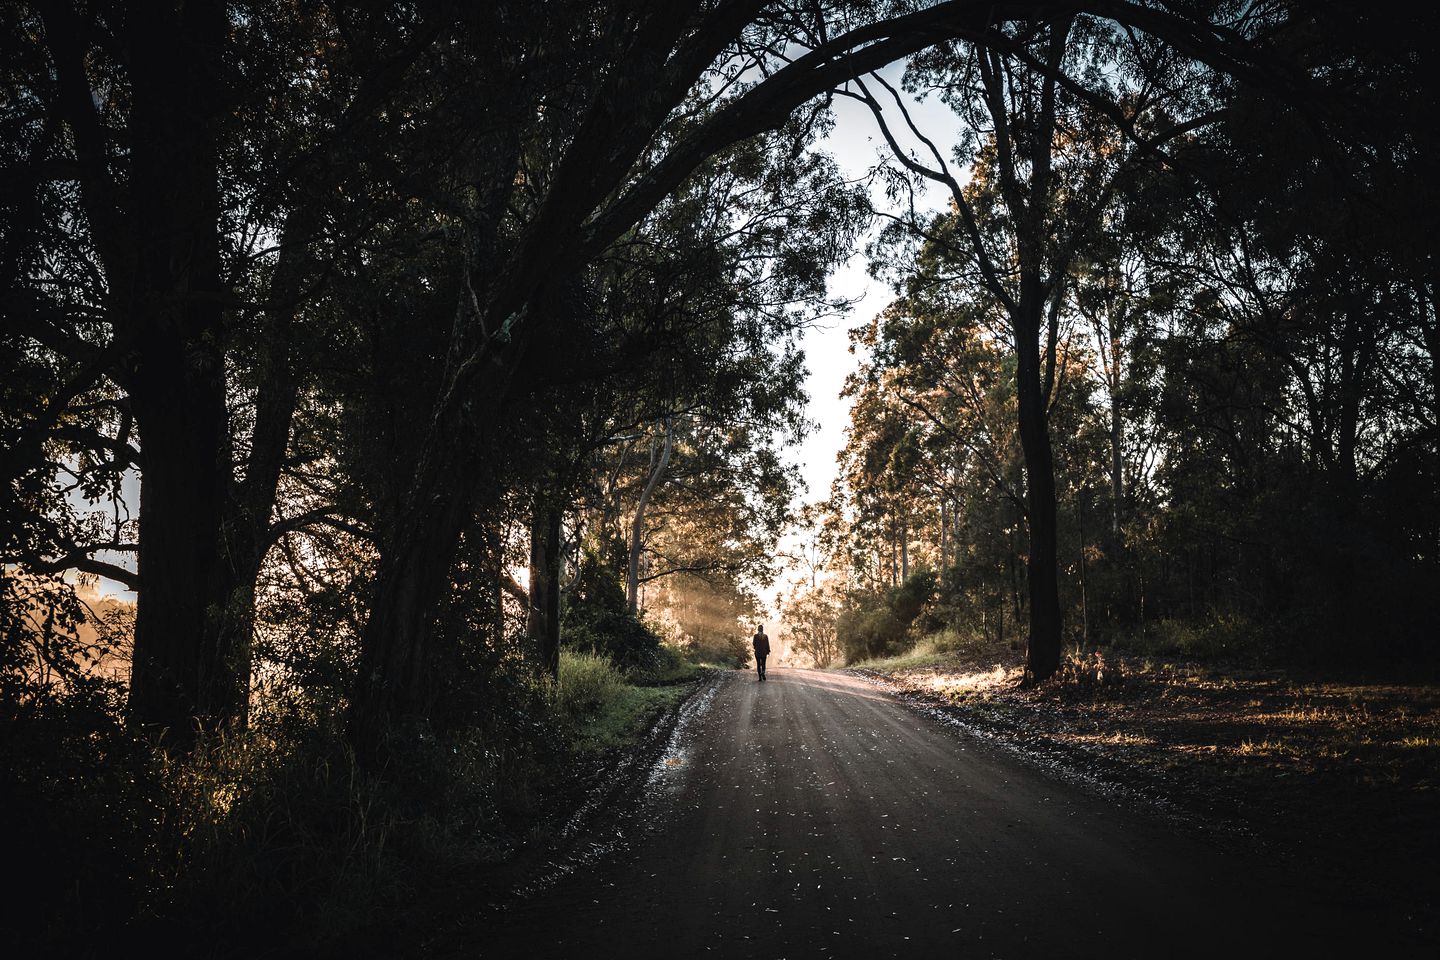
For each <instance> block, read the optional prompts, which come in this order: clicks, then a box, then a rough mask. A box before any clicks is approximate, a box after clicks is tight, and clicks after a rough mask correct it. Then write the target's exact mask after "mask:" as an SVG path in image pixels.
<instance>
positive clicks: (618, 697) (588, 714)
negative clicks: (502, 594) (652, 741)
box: [551, 651, 694, 753]
mask: <svg viewBox="0 0 1440 960" xmlns="http://www.w3.org/2000/svg"><path fill="white" fill-rule="evenodd" d="M632 669H633V668H632ZM678 671H679V668H678V667H675V668H669V669H666V668H662V671H661V673H662V675H663V676H668V675H670V674H673V673H678ZM693 672H694V670H693V668H692V670H691V674H692V675H693ZM684 695H685V690H684V689H683V688H682V687H681V686H679V685H678V681H667V682H663V683H661V684H659V685H647V686H639V685H636V684H635V683H631V682H628V680H627V675H626V671H624V670H622V669H621V668H619V667H617V666H615V664H614V663H613V662H611V660H610V659H609V658H608V657H606V656H604V655H603V654H598V653H588V652H579V651H562V652H561V654H560V677H559V680H558V682H557V683H556V684H555V685H554V687H553V690H552V693H551V705H552V710H553V712H554V716H555V718H556V721H557V724H558V725H559V726H560V729H561V730H562V731H563V733H564V737H565V741H566V744H567V747H568V749H570V750H571V751H573V752H576V753H597V752H602V751H605V750H613V749H616V748H620V747H624V746H628V745H629V744H631V743H633V742H634V741H635V739H636V737H637V736H638V735H639V734H640V732H641V731H643V730H644V729H645V728H646V727H647V726H648V725H649V724H650V722H651V721H653V720H654V718H655V717H656V716H657V715H658V714H659V713H660V712H661V711H663V710H664V709H665V708H666V707H669V706H670V705H672V704H674V703H676V702H678V701H679V700H680V699H681V698H682V697H683V696H684Z"/></svg>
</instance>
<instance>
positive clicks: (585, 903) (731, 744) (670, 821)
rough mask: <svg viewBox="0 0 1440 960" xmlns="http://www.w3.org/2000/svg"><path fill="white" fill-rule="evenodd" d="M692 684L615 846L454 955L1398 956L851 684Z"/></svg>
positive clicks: (1373, 933) (1166, 831) (813, 680)
mask: <svg viewBox="0 0 1440 960" xmlns="http://www.w3.org/2000/svg"><path fill="white" fill-rule="evenodd" d="M699 696H700V697H701V698H703V699H702V700H700V701H699V703H698V708H697V709H695V710H694V711H693V716H692V717H690V718H689V719H688V721H687V722H686V723H684V724H682V727H681V729H679V730H678V731H677V736H676V739H675V741H674V742H673V743H672V748H671V750H670V752H669V754H668V755H667V757H666V758H665V759H664V760H662V762H661V763H660V764H659V765H657V767H656V770H655V773H654V775H653V777H652V781H651V786H650V789H649V799H648V800H647V801H646V803H645V805H644V807H643V809H642V810H641V811H639V812H638V814H637V816H636V819H637V820H639V821H640V822H635V821H631V822H628V823H627V824H622V826H621V827H620V831H621V832H622V833H625V834H626V835H627V837H628V843H629V846H628V849H625V850H623V851H621V852H620V853H617V854H614V855H612V856H610V857H608V858H604V859H602V860H601V861H600V862H599V863H598V864H596V865H593V866H589V867H585V868H582V869H580V870H577V871H575V872H574V873H572V874H571V875H569V876H568V877H566V878H565V879H563V880H561V881H559V882H558V883H556V884H554V885H553V886H551V887H549V888H548V889H546V890H545V891H543V892H541V893H540V894H538V895H537V896H535V897H533V898H531V899H528V900H525V901H522V902H520V903H517V904H513V905H511V906H510V907H509V908H508V909H507V910H505V911H504V912H503V913H501V914H499V915H496V916H489V917H486V918H484V919H483V920H479V919H477V922H476V923H475V924H473V925H471V926H470V928H469V930H468V932H467V933H466V936H465V941H466V945H465V948H464V949H463V950H458V951H457V953H463V954H466V955H469V956H479V957H486V958H501V957H575V958H584V957H608V956H624V957H632V958H639V957H666V958H675V957H680V958H683V957H699V956H722V957H763V958H777V957H789V958H803V957H865V958H880V957H1101V956H1105V957H1175V956H1196V957H1199V956H1204V957H1233V956H1247V957H1248V956H1312V957H1313V956H1343V955H1348V954H1353V953H1355V952H1357V951H1358V952H1363V953H1368V954H1370V955H1397V953H1398V952H1399V951H1396V952H1392V951H1387V950H1386V949H1385V948H1384V942H1385V941H1384V934H1383V931H1377V930H1374V929H1370V930H1366V929H1364V924H1363V923H1361V924H1359V925H1357V924H1356V923H1355V922H1354V920H1355V919H1356V918H1354V917H1346V916H1344V915H1343V914H1344V910H1343V907H1341V905H1337V904H1330V905H1326V904H1315V903H1310V902H1306V901H1305V900H1304V899H1303V898H1302V897H1301V896H1299V895H1298V894H1297V893H1296V889H1298V888H1299V886H1300V884H1299V883H1298V882H1296V883H1290V882H1288V881H1283V875H1282V882H1277V880H1276V876H1275V875H1276V873H1277V871H1275V870H1274V869H1273V868H1272V867H1271V866H1270V865H1268V864H1266V863H1264V862H1262V861H1260V860H1258V859H1251V858H1249V857H1248V856H1247V855H1245V854H1242V853H1237V852H1234V851H1233V850H1232V851H1229V852H1226V851H1225V850H1222V849H1221V847H1220V846H1218V845H1216V844H1214V843H1211V842H1207V841H1206V840H1204V839H1202V838H1201V836H1200V834H1199V833H1198V832H1196V831H1193V830H1188V829H1184V828H1181V827H1177V826H1175V825H1174V824H1173V823H1170V822H1168V821H1167V820H1165V819H1164V818H1162V817H1160V816H1158V815H1156V814H1154V813H1153V812H1146V811H1145V810H1143V809H1136V808H1135V805H1134V804H1123V803H1120V802H1117V801H1114V800H1111V799H1107V798H1105V797H1102V796H1098V795H1097V794H1095V793H1094V792H1093V791H1091V790H1088V789H1086V788H1084V787H1082V786H1076V785H1074V784H1071V783H1067V782H1065V781H1064V780H1062V779H1060V778H1058V777H1056V776H1054V775H1053V774H1051V773H1048V772H1045V771H1042V770H1040V769H1037V768H1035V767H1033V766H1031V765H1028V764H1026V763H1024V762H1022V761H1020V760H1017V759H1015V758H1014V757H1012V756H1010V755H1008V754H1006V753H1004V752H1002V751H1000V750H998V749H996V748H995V747H993V746H991V745H988V744H986V743H983V742H980V741H976V740H973V739H970V738H968V737H967V736H965V735H964V734H962V733H959V732H956V731H953V730H950V729H946V728H944V727H942V726H940V725H938V724H936V723H935V722H933V721H932V720H930V719H928V718H926V717H924V716H922V715H921V714H919V713H917V712H915V711H912V710H910V709H908V708H907V707H905V706H904V705H902V704H900V703H898V702H897V701H895V700H893V699H892V698H890V697H889V696H887V695H885V694H884V693H882V692H880V691H878V690H877V689H876V688H874V687H872V686H871V685H869V684H867V683H865V682H863V681H861V680H858V679H856V678H853V677H850V676H846V675H839V674H833V673H827V672H816V671H806V670H784V669H774V670H772V671H771V673H770V679H769V681H768V682H766V683H764V684H760V683H756V682H755V677H754V674H753V673H749V674H734V675H728V676H724V677H721V678H718V679H717V681H716V682H715V686H714V688H713V689H711V690H708V691H705V692H704V693H702V694H700V695H699ZM1290 888H1295V889H1290ZM1361 944H1364V945H1366V946H1367V947H1368V948H1369V949H1366V950H1363V951H1362V950H1361V948H1360V945H1361ZM1377 949H1378V951H1379V952H1378V954H1377V953H1376V952H1375V951H1376V950H1377Z"/></svg>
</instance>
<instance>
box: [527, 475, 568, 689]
mask: <svg viewBox="0 0 1440 960" xmlns="http://www.w3.org/2000/svg"><path fill="white" fill-rule="evenodd" d="M560 521H561V516H560V508H559V507H558V506H557V505H556V504H555V503H554V502H553V500H551V499H550V498H549V497H545V496H540V497H537V498H536V500H535V504H534V506H533V508H532V513H531V519H530V615H529V623H528V629H529V633H530V638H531V640H532V641H533V642H534V643H535V646H536V649H537V651H538V652H539V657H540V667H541V669H542V670H544V671H545V673H547V674H549V675H550V677H552V678H558V677H559V676H560Z"/></svg>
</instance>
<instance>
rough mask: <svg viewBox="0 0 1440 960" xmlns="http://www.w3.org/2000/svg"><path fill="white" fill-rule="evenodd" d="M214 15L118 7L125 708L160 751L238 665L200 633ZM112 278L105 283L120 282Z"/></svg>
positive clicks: (215, 708)
mask: <svg viewBox="0 0 1440 960" xmlns="http://www.w3.org/2000/svg"><path fill="white" fill-rule="evenodd" d="M225 32H226V23H225V9H224V5H223V4H219V3H191V4H186V5H185V6H184V8H183V9H182V10H181V11H180V12H177V11H176V9H175V8H174V7H173V6H168V5H164V4H160V5H150V4H142V5H140V6H139V7H137V8H136V9H135V10H133V11H132V12H131V20H130V31H129V40H130V45H131V46H130V75H131V96H132V108H131V121H130V128H131V133H132V147H131V171H130V209H129V217H128V220H129V223H130V226H131V231H132V235H133V248H132V249H133V252H132V253H131V256H132V257H133V263H134V276H133V278H132V281H131V286H130V289H129V290H128V291H122V292H120V293H119V294H118V295H119V297H121V298H127V302H124V303H123V305H121V309H120V314H121V315H120V316H117V318H116V320H117V328H118V329H120V330H123V331H125V332H126V333H128V334H129V335H131V336H132V337H133V342H134V348H133V351H132V353H131V356H130V358H129V363H130V364H131V366H132V369H131V370H130V371H129V379H130V383H131V385H132V393H131V400H132V404H133V409H134V411H135V420H136V425H137V426H138V428H139V432H140V438H141V449H142V457H143V464H142V474H141V494H140V536H139V550H138V561H137V562H138V566H139V575H140V578H141V582H142V584H143V590H142V591H141V593H140V594H139V598H138V603H137V609H136V618H135V647H134V661H133V667H132V673H131V687H130V709H131V712H132V714H133V716H134V718H135V719H136V721H137V722H139V723H140V724H142V725H143V726H145V727H147V728H150V729H152V730H153V731H155V732H156V733H157V734H158V735H159V736H160V737H161V739H162V740H163V742H165V743H166V744H167V745H168V746H172V747H175V748H179V749H184V748H186V747H188V746H189V744H190V743H191V742H192V741H193V737H194V733H195V726H196V725H197V724H198V725H200V726H204V727H208V726H213V725H215V724H217V723H220V722H223V721H224V720H226V719H228V717H229V716H230V715H231V713H232V711H233V704H234V690H235V687H236V680H235V676H236V671H237V664H236V663H235V662H234V661H233V657H232V656H231V653H230V651H227V650H223V649H221V648H219V647H218V646H217V645H215V644H214V643H207V642H205V639H206V638H207V637H213V636H214V633H213V630H212V626H213V623H214V618H215V614H216V608H215V605H216V603H217V601H219V600H220V599H221V598H220V596H219V593H220V586H219V584H220V576H219V562H220V561H219V557H218V552H217V550H216V545H217V544H218V543H219V542H220V540H221V519H222V510H223V501H224V496H225V492H226V483H227V480H228V477H229V442H228V419H227V415H226V407H225V374H224V354H223V343H222V336H223V332H222V325H221V319H222V317H221V308H220V294H221V289H222V281H221V276H220V236H219V211H220V193H219V178H218V169H219V161H218V147H217V144H218V136H217V129H216V128H217V124H218V121H219V116H220V114H221V111H222V93H221V89H220V81H219V78H218V77H217V76H216V71H217V70H219V69H220V64H221V63H222V60H223V58H222V56H221V48H222V46H223V41H224V38H225ZM123 282H124V281H123V278H122V277H114V278H112V283H114V284H117V285H118V284H120V283H123Z"/></svg>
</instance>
